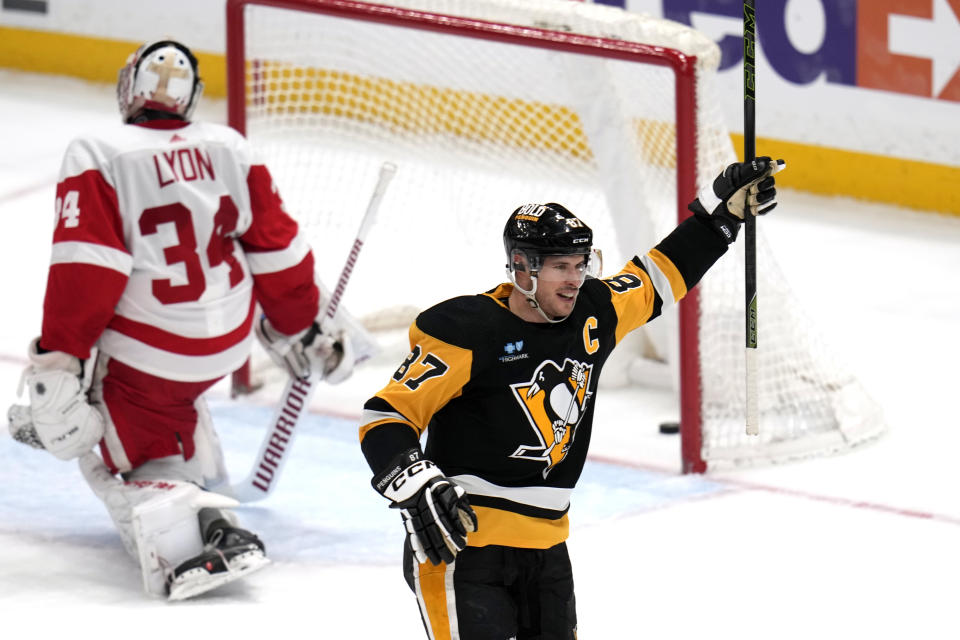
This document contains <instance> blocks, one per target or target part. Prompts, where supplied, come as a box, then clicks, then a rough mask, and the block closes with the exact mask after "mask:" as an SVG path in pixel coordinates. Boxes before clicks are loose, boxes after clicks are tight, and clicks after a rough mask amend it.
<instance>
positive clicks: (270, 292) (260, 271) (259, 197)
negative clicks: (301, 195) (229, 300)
mask: <svg viewBox="0 0 960 640" xmlns="http://www.w3.org/2000/svg"><path fill="white" fill-rule="evenodd" d="M247 188H248V189H249V192H250V206H251V210H252V213H253V221H252V223H251V225H250V227H249V228H248V229H247V230H246V232H244V233H243V235H242V236H241V237H240V244H241V246H242V247H243V250H244V253H245V254H246V257H247V263H248V264H249V265H250V271H251V273H252V275H253V283H254V293H255V295H256V297H257V302H259V303H260V306H261V307H262V309H263V312H264V314H266V316H267V317H268V318H269V319H270V322H271V324H273V326H274V327H275V328H276V329H277V330H278V331H280V332H282V333H286V334H288V335H292V334H295V333H297V332H299V331H301V330H303V329H305V328H307V327H309V326H310V324H311V323H312V322H313V320H314V319H315V318H316V317H317V314H318V312H319V306H320V291H319V288H318V287H317V284H316V282H315V280H314V268H313V253H312V252H311V250H310V246H309V245H308V244H307V242H306V240H305V239H304V238H303V235H302V234H301V233H300V230H299V227H298V225H297V223H296V221H295V220H294V219H293V218H292V217H291V216H290V215H289V214H288V213H287V212H286V210H285V209H284V207H283V200H282V199H281V198H280V194H279V193H278V191H277V188H276V186H275V185H274V182H273V178H272V177H271V176H270V172H269V171H268V170H267V168H266V167H265V166H263V165H257V164H254V165H252V166H251V167H250V170H249V173H248V174H247Z"/></svg>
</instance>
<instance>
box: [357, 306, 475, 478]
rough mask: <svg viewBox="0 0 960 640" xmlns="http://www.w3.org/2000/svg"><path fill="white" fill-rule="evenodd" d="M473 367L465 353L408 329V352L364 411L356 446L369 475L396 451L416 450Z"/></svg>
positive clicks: (414, 327)
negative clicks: (430, 425)
mask: <svg viewBox="0 0 960 640" xmlns="http://www.w3.org/2000/svg"><path fill="white" fill-rule="evenodd" d="M418 321H419V319H418ZM472 367H473V352H472V351H471V350H470V349H467V348H464V347H461V346H457V345H454V344H451V343H449V342H446V341H444V340H442V339H440V338H437V337H435V336H433V335H431V334H429V333H427V332H426V331H424V330H423V329H422V328H421V327H420V326H419V324H418V322H415V323H414V324H413V325H412V326H411V327H410V353H409V354H408V355H407V358H406V359H405V360H404V361H403V363H402V364H401V365H400V367H399V368H398V369H397V370H396V372H394V374H393V377H392V378H391V380H390V382H389V383H388V384H387V386H385V387H384V388H383V389H381V390H380V391H379V392H378V393H377V394H376V395H374V396H373V397H372V398H370V399H369V400H368V401H367V402H366V404H364V407H363V409H364V410H363V417H362V418H361V421H360V444H361V448H362V450H363V454H364V456H365V457H366V459H367V463H368V464H369V465H370V468H371V469H372V470H373V472H374V473H377V472H379V471H381V470H382V469H383V468H384V467H385V466H386V465H387V464H388V463H389V462H390V460H391V459H392V458H393V457H394V456H395V455H397V454H398V453H400V452H402V451H404V450H406V449H409V448H410V447H416V446H419V442H420V436H421V435H422V434H423V432H424V430H425V429H426V428H427V425H429V424H430V421H431V419H432V418H433V416H434V414H435V413H436V412H437V411H439V410H440V409H441V408H443V407H444V405H446V404H447V403H448V402H449V401H450V400H452V399H454V398H456V397H458V396H460V394H461V393H462V390H463V387H464V385H466V384H467V382H469V380H470V376H471V369H472Z"/></svg>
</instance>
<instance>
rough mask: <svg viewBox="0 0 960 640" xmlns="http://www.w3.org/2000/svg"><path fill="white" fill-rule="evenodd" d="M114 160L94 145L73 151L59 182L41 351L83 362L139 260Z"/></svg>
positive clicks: (74, 146)
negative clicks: (127, 232) (129, 240)
mask: <svg viewBox="0 0 960 640" xmlns="http://www.w3.org/2000/svg"><path fill="white" fill-rule="evenodd" d="M111 180H112V178H111V175H110V171H109V167H108V160H107V159H106V158H105V157H104V156H103V154H102V153H101V152H99V151H98V150H97V147H96V145H95V144H93V143H92V142H91V141H89V140H84V139H78V140H75V141H73V142H72V143H71V144H70V145H69V146H68V148H67V151H66V154H65V155H64V161H63V164H62V166H61V169H60V177H59V182H58V183H57V196H56V218H55V224H54V230H53V246H52V249H51V259H50V271H49V273H48V275H47V288H46V293H45V296H44V303H43V326H42V337H41V342H40V343H41V346H42V347H43V348H44V349H48V350H55V351H63V352H65V353H69V354H71V355H73V356H76V357H78V358H81V359H85V358H88V357H89V356H90V349H91V348H92V347H93V345H94V344H95V343H96V341H97V339H98V338H99V337H100V334H101V333H103V330H104V329H105V328H106V326H107V324H108V323H109V322H110V320H111V318H113V315H114V309H115V307H116V304H117V301H118V300H119V299H120V296H121V295H122V293H123V290H124V288H125V287H126V284H127V280H128V279H129V276H130V272H131V269H132V268H133V260H132V258H131V255H130V252H129V250H128V248H127V246H126V244H125V241H124V229H123V221H122V218H121V216H120V212H119V208H118V204H117V193H116V189H115V187H114V185H113V183H112V182H111Z"/></svg>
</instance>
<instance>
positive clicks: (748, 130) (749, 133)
mask: <svg viewBox="0 0 960 640" xmlns="http://www.w3.org/2000/svg"><path fill="white" fill-rule="evenodd" d="M753 3H754V0H744V1H743V156H744V157H743V161H744V162H750V161H752V160H754V159H755V158H756V156H757V151H756V143H757V140H756V113H755V108H756V102H757V100H756V78H757V76H756V62H757V58H756V54H757V46H756V45H757V38H756V12H755V10H754V6H753ZM756 225H757V220H756V218H755V217H754V216H752V215H750V214H749V212H748V213H747V215H745V216H744V230H743V231H744V234H743V240H744V243H745V244H744V269H743V272H744V284H745V314H744V316H745V318H744V321H745V323H746V371H747V378H746V383H747V388H746V395H747V435H748V436H755V435H758V434H759V433H760V424H759V410H758V398H757V226H756Z"/></svg>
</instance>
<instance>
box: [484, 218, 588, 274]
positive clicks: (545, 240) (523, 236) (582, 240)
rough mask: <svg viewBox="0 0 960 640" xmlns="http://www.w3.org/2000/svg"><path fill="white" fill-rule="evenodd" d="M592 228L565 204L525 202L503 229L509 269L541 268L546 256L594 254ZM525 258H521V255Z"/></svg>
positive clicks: (535, 269)
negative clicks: (592, 252)
mask: <svg viewBox="0 0 960 640" xmlns="http://www.w3.org/2000/svg"><path fill="white" fill-rule="evenodd" d="M592 247H593V231H591V230H590V227H588V226H587V225H586V224H585V223H584V222H583V221H582V220H580V218H578V217H577V216H575V215H573V214H572V213H571V212H570V211H568V210H567V208H566V207H564V206H563V205H560V204H557V203H555V202H550V203H547V204H525V205H523V206H522V207H519V208H517V209H516V210H515V211H514V212H513V213H512V214H510V218H509V219H508V220H507V224H506V226H505V227H504V229H503V248H504V250H505V251H506V252H507V270H508V271H514V270H516V271H527V270H529V271H534V272H536V271H539V270H540V267H541V266H543V258H544V257H545V256H558V255H585V256H590V255H591V249H592ZM521 256H522V257H523V258H524V260H518V258H519V257H521Z"/></svg>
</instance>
